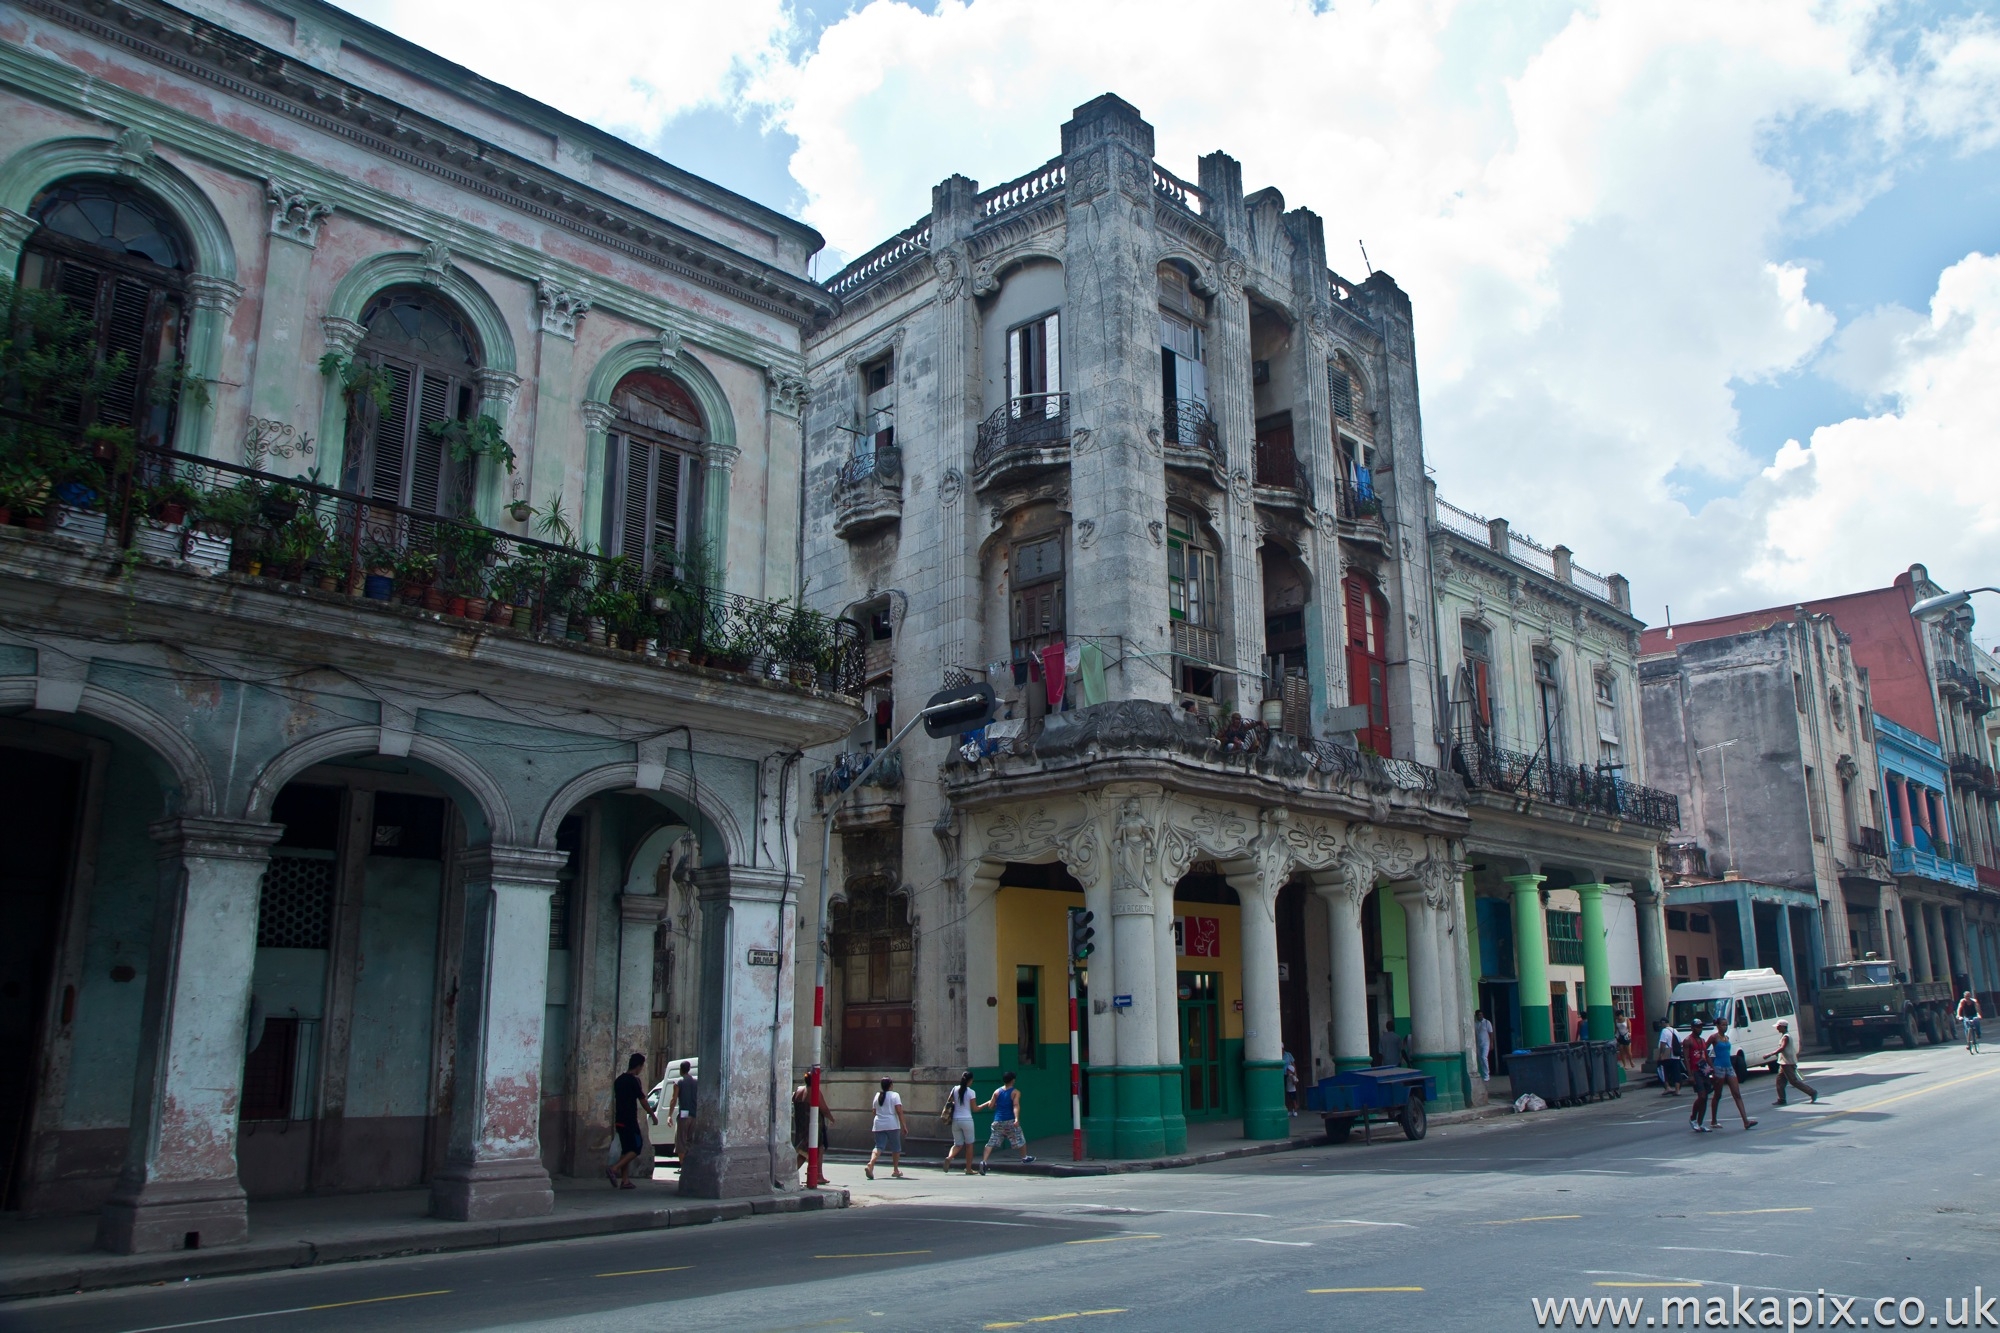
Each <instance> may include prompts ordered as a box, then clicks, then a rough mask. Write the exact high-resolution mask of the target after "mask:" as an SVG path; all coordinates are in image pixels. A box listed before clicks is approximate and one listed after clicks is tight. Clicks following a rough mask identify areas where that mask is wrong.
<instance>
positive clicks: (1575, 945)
mask: <svg viewBox="0 0 2000 1333" xmlns="http://www.w3.org/2000/svg"><path fill="white" fill-rule="evenodd" d="M1548 922H1549V961H1550V962H1551V963H1555V964H1558V965H1560V966H1565V967H1581V966H1583V914H1582V913H1581V912H1559V911H1556V910H1554V909H1553V908H1552V909H1550V911H1549V912H1548Z"/></svg>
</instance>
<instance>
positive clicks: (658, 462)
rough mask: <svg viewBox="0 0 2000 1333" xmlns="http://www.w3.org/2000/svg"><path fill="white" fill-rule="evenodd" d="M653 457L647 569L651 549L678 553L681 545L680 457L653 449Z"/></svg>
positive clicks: (667, 451) (672, 452)
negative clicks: (661, 548) (651, 512)
mask: <svg viewBox="0 0 2000 1333" xmlns="http://www.w3.org/2000/svg"><path fill="white" fill-rule="evenodd" d="M654 455H655V457H654V459H653V540H652V542H651V544H650V545H649V546H648V547H647V550H646V563H647V565H648V567H650V566H651V564H652V560H653V551H654V549H656V548H658V547H662V546H664V547H667V548H669V549H671V550H676V551H678V550H679V549H680V545H681V468H682V466H683V465H684V464H683V455H681V454H678V453H675V452H674V451H673V450H671V449H656V450H654Z"/></svg>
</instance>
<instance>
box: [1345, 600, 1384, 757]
mask: <svg viewBox="0 0 2000 1333" xmlns="http://www.w3.org/2000/svg"><path fill="white" fill-rule="evenodd" d="M1340 586H1341V592H1342V595H1343V598H1344V600H1345V604H1346V612H1347V702H1348V703H1349V704H1352V705H1356V706H1365V707H1366V708H1367V709H1368V725H1367V727H1366V728H1364V729H1363V730H1361V731H1358V732H1356V733H1355V739H1356V740H1357V741H1359V742H1360V743H1361V744H1363V745H1366V746H1368V747H1369V748H1370V749H1372V750H1374V751H1375V753H1376V754H1379V755H1388V754H1391V753H1393V751H1392V749H1391V742H1392V737H1391V736H1390V733H1389V649H1388V638H1389V602H1388V599H1387V598H1385V597H1383V596H1382V594H1381V593H1379V592H1377V591H1376V590H1375V588H1374V587H1373V586H1372V585H1371V584H1370V583H1369V582H1368V580H1366V579H1364V578H1362V577H1361V576H1360V575H1359V574H1349V575H1348V576H1347V577H1346V578H1344V579H1342V580H1341V581H1340Z"/></svg>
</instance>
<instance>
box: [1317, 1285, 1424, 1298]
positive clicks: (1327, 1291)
mask: <svg viewBox="0 0 2000 1333" xmlns="http://www.w3.org/2000/svg"><path fill="white" fill-rule="evenodd" d="M1422 1290H1423V1288H1422V1287H1307V1288H1306V1295H1308V1296H1346V1295H1350V1294H1352V1293H1354V1292H1361V1291H1422Z"/></svg>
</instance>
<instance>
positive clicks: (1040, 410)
mask: <svg viewBox="0 0 2000 1333" xmlns="http://www.w3.org/2000/svg"><path fill="white" fill-rule="evenodd" d="M1068 463H1069V395H1068V394H1066V393H1030V394H1023V395H1021V396H1020V397H1018V398H1010V399H1008V400H1007V401H1006V402H1005V403H1002V404H1001V405H1000V406H999V407H998V408H996V409H995V410H994V412H993V414H992V415H991V416H989V417H987V418H986V420H984V421H982V422H980V423H979V441H978V444H977V445H976V446H975V447H974V448H973V451H972V484H973V485H974V487H976V488H978V489H981V490H984V489H985V488H987V487H989V486H997V485H999V484H1001V483H1002V482H1006V481H1012V480H1015V479H1017V478H1020V477H1025V476H1031V475H1033V474H1035V473H1037V472H1042V471H1045V470H1047V469H1049V468H1053V467H1062V466H1066V465H1067V464H1068Z"/></svg>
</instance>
